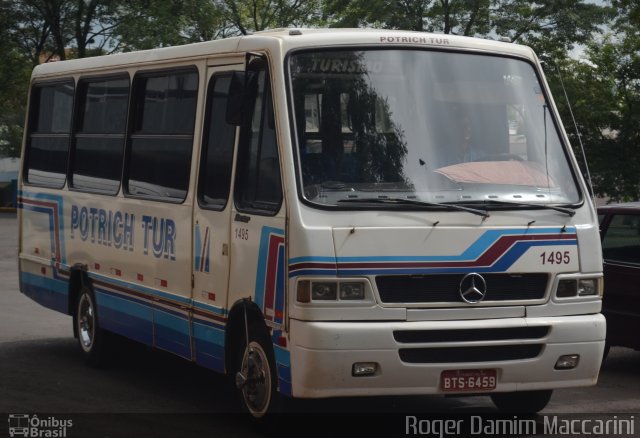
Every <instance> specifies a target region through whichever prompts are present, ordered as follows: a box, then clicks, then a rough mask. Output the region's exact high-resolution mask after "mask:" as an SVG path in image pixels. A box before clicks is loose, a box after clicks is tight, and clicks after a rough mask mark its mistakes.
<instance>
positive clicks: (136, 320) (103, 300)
mask: <svg viewBox="0 0 640 438" xmlns="http://www.w3.org/2000/svg"><path fill="white" fill-rule="evenodd" d="M96 300H97V301H98V304H97V305H98V322H99V324H100V326H101V327H103V328H105V329H106V330H109V331H112V332H114V333H118V334H120V335H122V336H126V337H128V338H131V339H133V340H135V341H138V342H142V343H143V344H146V345H153V311H152V309H151V308H150V307H149V306H147V305H144V304H139V303H135V302H132V301H130V300H128V299H125V298H120V297H115V296H113V295H108V294H105V293H102V292H100V291H96Z"/></svg>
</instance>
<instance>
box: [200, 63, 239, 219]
mask: <svg viewBox="0 0 640 438" xmlns="http://www.w3.org/2000/svg"><path fill="white" fill-rule="evenodd" d="M233 73H234V71H233V70H226V71H219V72H215V73H213V74H212V75H211V77H210V78H209V82H208V84H207V91H206V92H207V96H206V102H205V108H204V114H203V121H204V122H203V128H202V138H201V139H200V156H199V157H200V162H199V163H198V182H197V188H196V199H197V202H198V207H200V208H201V209H203V210H211V211H224V210H225V209H226V208H227V205H229V199H230V198H231V197H232V196H233V193H234V189H233V186H234V181H235V178H234V176H235V175H234V173H235V172H234V171H235V165H234V164H235V162H236V160H235V158H236V154H237V152H238V147H237V145H238V139H239V135H238V127H237V126H234V125H229V126H232V127H233V131H234V133H233V145H232V151H231V163H230V168H229V171H230V173H229V186H228V188H227V196H226V198H225V202H224V204H211V203H208V202H206V201H205V200H204V193H203V192H204V184H205V178H204V176H205V175H206V174H207V172H206V167H207V158H208V151H209V146H210V145H209V134H210V132H211V124H210V123H209V122H210V118H211V116H212V114H211V113H212V107H213V99H214V89H215V85H216V81H217V80H218V79H221V78H229V79H231V77H232V75H233ZM228 99H229V93H228V91H227V95H226V98H225V107H226V102H228ZM222 119H223V121H224V123H225V124H227V122H226V115H225V114H222Z"/></svg>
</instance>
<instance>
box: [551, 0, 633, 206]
mask: <svg viewBox="0 0 640 438" xmlns="http://www.w3.org/2000/svg"><path fill="white" fill-rule="evenodd" d="M616 3H617V5H616V6H617V7H619V8H620V9H619V11H618V14H617V16H616V17H617V18H616V20H615V22H614V23H613V24H612V27H611V32H610V34H609V35H607V36H606V37H605V38H604V39H603V40H602V41H592V42H590V43H589V44H588V45H587V49H586V53H585V55H586V60H585V61H582V62H579V61H575V60H564V61H563V62H562V63H559V64H560V67H559V71H560V72H561V75H562V79H563V80H564V83H565V86H566V89H567V94H568V96H569V100H570V101H571V103H572V107H573V112H574V113H575V116H576V120H577V123H578V127H579V132H580V134H581V137H582V141H583V143H584V147H585V152H586V155H587V160H588V162H589V164H590V168H591V173H592V176H593V182H594V186H595V192H596V194H597V195H600V196H608V197H610V198H612V200H616V201H629V200H638V199H640V160H638V157H640V31H639V30H638V21H637V20H638V15H634V13H633V12H634V11H635V13H637V11H638V9H639V7H638V6H635V9H633V8H631V5H632V4H633V2H630V1H628V2H624V1H622V2H616ZM625 4H626V5H625ZM548 78H549V80H550V83H551V86H552V88H553V89H554V94H555V96H556V100H557V101H558V106H559V108H560V111H561V113H562V114H563V119H564V121H565V124H566V125H567V132H568V135H569V137H570V139H571V142H572V144H573V146H574V149H576V155H578V156H580V154H581V153H580V152H579V150H578V145H579V141H578V138H577V133H576V130H575V129H574V128H573V127H572V126H571V127H570V125H569V123H568V122H570V120H571V115H570V113H569V109H568V107H567V106H566V103H565V101H564V99H563V98H562V99H561V98H560V96H562V94H561V93H562V89H561V87H560V81H559V77H558V72H557V69H556V67H553V68H549V71H548Z"/></svg>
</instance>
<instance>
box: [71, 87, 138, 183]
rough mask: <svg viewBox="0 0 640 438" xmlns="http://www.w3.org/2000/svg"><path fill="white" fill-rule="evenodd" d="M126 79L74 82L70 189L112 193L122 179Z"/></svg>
mask: <svg viewBox="0 0 640 438" xmlns="http://www.w3.org/2000/svg"><path fill="white" fill-rule="evenodd" d="M128 103H129V76H128V75H127V76H125V77H122V76H120V77H112V78H110V79H100V80H95V79H94V80H82V79H81V80H80V82H79V83H78V101H77V104H76V106H77V108H78V109H77V111H76V114H77V119H76V128H75V143H74V144H73V146H72V148H71V159H70V166H71V178H70V181H69V185H70V186H71V187H73V188H74V189H78V190H85V191H89V192H100V193H107V194H112V195H114V194H116V193H117V192H118V189H119V188H120V177H121V176H122V155H123V150H124V140H125V129H126V124H127V106H128Z"/></svg>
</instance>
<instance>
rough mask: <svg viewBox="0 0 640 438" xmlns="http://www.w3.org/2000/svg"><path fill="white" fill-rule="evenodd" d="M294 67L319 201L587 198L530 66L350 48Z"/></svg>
mask: <svg viewBox="0 0 640 438" xmlns="http://www.w3.org/2000/svg"><path fill="white" fill-rule="evenodd" d="M289 69H290V75H291V87H292V105H293V111H292V112H293V114H294V118H295V132H296V137H297V138H296V142H295V148H296V150H297V157H298V166H299V170H300V172H299V175H300V184H301V187H302V190H301V192H302V194H303V196H304V198H305V199H306V200H307V201H309V202H311V203H315V204H321V205H322V206H340V207H341V208H354V209H356V208H370V207H371V206H373V205H376V206H380V205H384V206H392V207H394V206H395V207H401V206H406V205H412V206H416V205H425V206H426V205H429V203H431V204H432V205H435V204H436V203H437V204H442V203H474V202H477V203H486V204H487V205H491V206H498V205H500V206H501V207H502V208H504V206H505V205H508V204H507V202H510V201H513V202H514V205H515V203H516V202H519V203H527V204H534V205H542V204H556V205H557V204H574V203H577V202H579V201H580V192H579V190H578V188H577V185H576V180H575V177H574V175H573V173H572V171H571V167H570V165H569V161H568V158H567V154H566V153H565V151H564V149H563V145H562V142H561V140H560V137H559V134H558V130H557V128H556V125H555V122H554V119H553V117H552V114H551V108H550V106H549V104H548V102H547V99H546V97H545V95H544V94H543V91H542V86H541V84H540V82H539V80H538V77H537V76H536V73H535V70H534V68H533V67H532V65H531V64H529V63H528V62H525V61H523V60H519V59H514V58H507V57H502V56H493V55H484V54H483V55H479V54H471V53H453V52H443V51H426V50H408V49H406V50H405V49H397V50H343V49H342V50H315V51H301V52H296V53H294V54H293V55H291V56H290V62H289ZM384 199H391V200H394V201H400V202H379V200H384ZM367 200H371V203H369V202H367ZM404 200H407V202H402V201H404ZM488 208H492V207H488ZM493 208H497V207H493Z"/></svg>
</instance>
